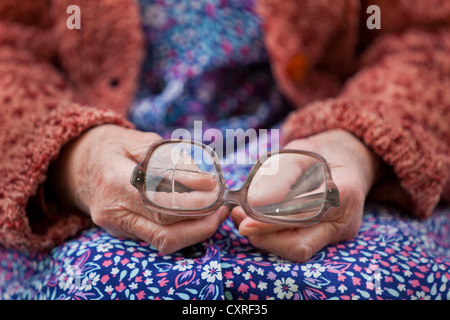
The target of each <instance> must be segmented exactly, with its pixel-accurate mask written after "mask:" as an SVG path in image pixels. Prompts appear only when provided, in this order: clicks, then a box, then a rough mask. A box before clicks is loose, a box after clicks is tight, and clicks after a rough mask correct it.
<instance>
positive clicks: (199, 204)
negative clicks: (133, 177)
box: [147, 188, 219, 210]
mask: <svg viewBox="0 0 450 320" xmlns="http://www.w3.org/2000/svg"><path fill="white" fill-rule="evenodd" d="M218 192H219V190H218V188H217V190H216V191H215V192H214V191H211V192H208V191H191V192H182V193H180V192H147V196H148V199H149V200H150V201H152V202H153V203H155V204H157V205H159V206H162V207H165V208H169V209H176V210H181V209H187V210H189V209H190V210H192V209H202V208H206V207H209V206H210V205H212V204H213V203H214V202H215V201H216V200H217V195H218Z"/></svg>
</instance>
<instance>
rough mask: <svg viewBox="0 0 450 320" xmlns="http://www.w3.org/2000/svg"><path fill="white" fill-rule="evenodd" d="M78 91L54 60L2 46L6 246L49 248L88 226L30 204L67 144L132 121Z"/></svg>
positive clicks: (0, 141) (0, 210)
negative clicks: (79, 97)
mask: <svg viewBox="0 0 450 320" xmlns="http://www.w3.org/2000/svg"><path fill="white" fill-rule="evenodd" d="M73 92H74V91H73V90H72V89H71V87H70V85H69V84H68V82H67V81H66V80H65V78H64V77H63V75H62V74H61V73H60V72H59V71H58V70H57V69H56V68H55V67H54V66H53V65H52V64H50V63H47V62H43V61H42V60H37V59H36V57H35V55H32V54H30V53H29V52H28V51H27V50H22V49H20V48H18V47H17V46H8V45H2V46H1V47H0V176H1V179H0V245H2V246H5V247H8V248H16V249H21V250H41V249H49V248H51V247H52V246H54V245H55V244H57V243H59V242H61V241H63V240H65V239H67V238H68V237H70V236H73V235H74V234H75V233H76V232H78V231H80V230H81V229H82V228H85V227H86V226H87V225H88V224H89V219H88V217H87V216H83V215H81V214H79V213H77V212H70V211H68V212H65V213H64V214H63V215H60V216H58V218H53V219H50V218H49V217H47V216H45V214H44V213H43V212H38V213H36V212H35V209H36V207H33V208H31V207H32V206H30V199H31V198H33V196H35V195H36V194H37V192H38V189H39V186H40V185H42V184H43V183H44V181H45V180H46V177H47V171H48V168H49V165H50V163H51V162H52V160H54V159H55V158H56V157H57V156H58V153H59V151H60V149H61V147H62V146H63V145H64V144H65V143H67V142H68V141H69V140H71V139H73V138H74V137H77V136H79V135H80V134H81V133H82V132H84V131H85V130H87V129H89V128H91V127H93V126H96V125H99V124H103V123H114V124H118V125H124V126H128V125H129V124H128V123H127V122H126V120H124V118H123V116H120V115H118V114H117V113H114V112H112V111H107V110H103V109H100V108H93V107H89V106H86V105H82V104H79V103H76V102H74V101H75V100H76V99H75V98H76V97H75V95H74V93H73ZM32 209H33V210H32ZM32 211H33V212H34V214H33V215H32V214H31V212H32Z"/></svg>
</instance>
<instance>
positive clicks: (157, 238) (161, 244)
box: [149, 228, 176, 254]
mask: <svg viewBox="0 0 450 320" xmlns="http://www.w3.org/2000/svg"><path fill="white" fill-rule="evenodd" d="M149 243H150V244H151V245H152V246H153V247H155V248H156V249H157V250H158V251H159V252H160V253H162V254H170V253H173V252H174V251H176V243H175V239H174V238H173V237H172V236H171V235H170V234H168V232H167V231H166V229H164V228H159V230H157V231H156V232H154V233H153V235H152V236H151V240H150V241H149Z"/></svg>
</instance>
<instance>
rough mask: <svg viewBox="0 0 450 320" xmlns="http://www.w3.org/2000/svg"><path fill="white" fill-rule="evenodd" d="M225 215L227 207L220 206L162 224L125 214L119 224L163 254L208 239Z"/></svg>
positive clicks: (124, 229) (226, 214)
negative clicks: (197, 216)
mask: <svg viewBox="0 0 450 320" xmlns="http://www.w3.org/2000/svg"><path fill="white" fill-rule="evenodd" d="M227 216H228V209H227V208H226V207H221V208H219V210H217V211H216V212H214V213H212V214H211V215H209V216H206V217H204V218H202V219H196V220H184V221H179V222H177V223H174V224H171V225H168V226H162V225H160V224H157V223H155V222H153V221H151V220H149V219H146V218H145V217H142V216H139V215H126V216H124V217H123V218H124V221H122V223H121V225H122V226H123V228H122V230H123V232H125V233H126V234H131V235H135V236H136V237H138V238H139V239H142V240H143V241H145V242H147V243H149V244H151V245H152V246H153V247H155V248H156V249H157V250H158V251H160V252H161V253H163V254H170V253H173V252H175V251H177V250H179V249H182V248H185V247H187V246H190V245H193V244H196V243H198V242H200V241H203V240H205V239H208V238H209V237H211V236H212V235H213V234H214V233H215V231H216V230H217V228H218V227H219V226H220V224H222V223H223V221H224V220H225V219H226V218H227Z"/></svg>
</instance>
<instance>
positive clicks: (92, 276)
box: [80, 272, 100, 291]
mask: <svg viewBox="0 0 450 320" xmlns="http://www.w3.org/2000/svg"><path fill="white" fill-rule="evenodd" d="M99 280H100V275H99V274H97V273H95V272H91V273H89V275H88V276H87V277H85V278H84V279H83V283H82V284H81V288H80V290H83V291H89V290H91V289H92V287H95V286H96V285H97V282H98V281H99Z"/></svg>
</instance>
